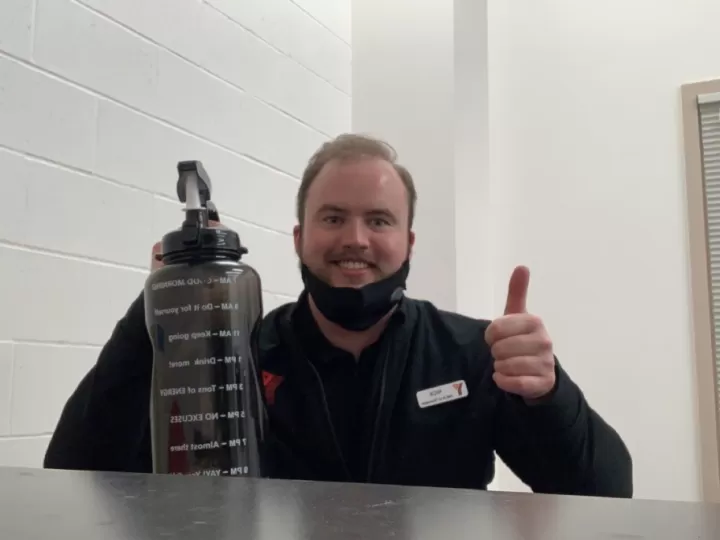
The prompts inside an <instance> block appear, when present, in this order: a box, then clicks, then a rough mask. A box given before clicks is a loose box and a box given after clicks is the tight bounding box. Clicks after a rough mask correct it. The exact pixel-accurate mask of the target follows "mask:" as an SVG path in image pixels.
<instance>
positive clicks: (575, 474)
mask: <svg viewBox="0 0 720 540" xmlns="http://www.w3.org/2000/svg"><path fill="white" fill-rule="evenodd" d="M557 373H558V384H557V387H556V389H555V391H554V393H553V395H552V396H550V397H549V398H548V399H546V400H543V401H542V402H540V403H536V404H532V405H529V404H526V403H524V402H523V401H522V400H521V399H515V397H513V396H508V395H504V396H503V397H502V398H501V400H502V403H503V405H502V407H501V410H502V411H503V412H502V426H503V427H502V428H501V429H500V430H499V441H498V444H499V448H498V452H499V454H500V456H501V457H502V458H503V460H505V461H506V462H507V463H508V465H509V466H510V468H511V469H513V471H514V472H515V473H516V474H517V475H518V476H519V477H520V479H521V480H522V481H523V482H525V483H526V484H528V485H529V486H530V487H531V488H532V489H533V491H536V492H544V493H559V494H568V495H593V496H602V497H632V493H633V484H632V459H631V457H630V454H629V452H628V450H627V448H626V446H625V444H624V443H623V441H622V439H621V438H620V436H619V435H618V433H617V432H616V431H615V430H614V429H613V428H612V427H610V426H609V425H608V424H607V423H606V422H605V421H604V420H603V419H602V418H601V417H600V416H599V415H598V414H597V413H596V412H595V411H594V410H593V409H592V408H591V407H590V406H589V405H588V403H587V401H586V399H585V397H584V396H583V395H582V392H581V391H580V389H579V388H578V387H577V386H576V385H575V383H574V382H573V381H571V380H570V378H569V377H568V376H567V374H565V373H564V372H563V371H562V370H561V369H560V368H558V371H557Z"/></svg>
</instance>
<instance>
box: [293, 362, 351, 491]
mask: <svg viewBox="0 0 720 540" xmlns="http://www.w3.org/2000/svg"><path fill="white" fill-rule="evenodd" d="M296 349H297V348H296ZM302 358H303V359H304V360H305V362H306V363H307V364H308V365H309V366H310V369H311V371H312V372H313V374H314V375H315V382H316V383H317V386H318V388H319V390H320V397H321V398H322V399H321V401H322V408H323V413H324V415H325V421H326V423H327V425H328V428H329V429H330V435H331V437H332V441H333V445H334V446H335V451H336V452H337V457H338V459H339V460H340V463H341V464H342V468H343V472H344V473H345V476H346V477H347V479H348V481H349V482H352V475H351V474H350V468H349V467H348V464H347V461H346V459H345V455H344V454H343V451H342V447H341V446H340V442H339V441H338V438H337V433H336V432H335V424H333V421H332V415H331V414H330V406H329V405H328V401H327V394H326V393H325V385H323V382H322V378H321V377H320V373H318V370H317V368H316V367H315V366H314V365H313V363H312V362H310V360H308V358H307V357H306V356H305V355H302Z"/></svg>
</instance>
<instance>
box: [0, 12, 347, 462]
mask: <svg viewBox="0 0 720 540" xmlns="http://www.w3.org/2000/svg"><path fill="white" fill-rule="evenodd" d="M349 43H350V0H244V1H243V2H238V1H237V0H1V1H0V171H1V174H2V178H3V179H2V180H0V201H2V202H3V210H2V212H0V306H2V309H0V465H20V466H40V465H41V463H42V456H43V453H44V451H45V447H46V445H47V441H48V438H49V435H50V434H51V433H52V430H53V428H54V426H55V424H56V422H57V418H58V415H59V413H60V410H61V407H62V406H63V404H64V403H65V400H66V399H67V397H68V396H69V394H70V392H71V391H72V390H73V389H74V388H75V386H76V384H77V383H78V381H79V380H80V378H81V377H82V376H83V375H84V373H85V372H86V371H87V370H88V369H89V367H90V366H91V365H92V364H93V363H94V362H95V360H96V358H97V354H98V351H99V348H100V347H101V346H102V344H103V343H104V342H105V341H106V340H107V338H108V336H109V334H110V332H111V330H112V328H113V326H114V325H115V323H116V322H117V320H118V318H119V317H121V316H122V315H123V314H124V312H125V310H126V309H127V307H128V305H129V303H130V302H131V301H132V299H133V298H134V297H135V296H136V295H137V294H138V292H139V291H140V290H141V287H142V285H143V283H144V281H145V279H146V277H147V266H148V264H149V258H150V247H151V245H152V243H153V242H154V241H155V240H156V239H158V238H159V237H160V236H161V235H162V234H163V233H165V232H166V231H167V230H168V229H171V228H175V227H177V226H178V225H179V222H180V221H179V220H180V219H181V217H182V216H181V214H180V212H179V210H178V208H179V205H178V203H177V202H176V201H175V196H176V195H175V181H176V173H175V165H176V163H177V161H179V160H183V159H200V160H202V161H203V163H204V164H205V166H206V168H207V169H208V171H209V173H210V174H211V176H212V179H213V182H214V187H215V193H214V199H215V201H216V203H217V205H218V207H219V209H220V212H221V214H222V215H223V217H224V221H225V222H226V223H227V224H228V225H229V226H231V227H233V228H234V229H235V230H237V231H238V232H239V233H240V235H241V237H242V239H243V242H244V243H245V244H246V245H247V246H248V248H249V249H250V254H249V256H248V258H247V261H248V262H249V263H250V264H252V265H254V266H255V267H256V268H257V269H258V270H259V271H260V272H261V274H262V278H263V285H264V288H265V291H264V296H265V302H266V307H267V308H268V309H272V308H273V307H274V306H276V305H278V304H280V303H282V302H285V301H288V300H290V299H292V298H293V297H294V296H295V295H296V294H297V293H298V292H299V290H300V280H299V276H298V272H297V265H296V261H295V256H294V253H293V249H292V237H291V234H290V233H291V229H292V226H293V224H294V216H293V211H294V210H293V206H294V197H295V193H296V190H297V182H298V176H299V175H300V173H301V171H302V168H303V167H304V164H305V162H306V161H307V158H308V157H309V156H310V154H311V153H312V152H313V151H314V150H315V149H316V148H317V146H319V144H321V143H322V141H324V140H326V139H327V138H328V136H332V135H335V134H337V133H339V132H342V131H346V130H349V129H350V95H349V94H350V79H351V50H350V45H349ZM128 218H131V219H128Z"/></svg>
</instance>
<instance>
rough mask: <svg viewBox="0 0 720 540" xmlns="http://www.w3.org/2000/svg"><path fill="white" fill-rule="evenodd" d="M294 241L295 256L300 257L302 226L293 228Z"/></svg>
mask: <svg viewBox="0 0 720 540" xmlns="http://www.w3.org/2000/svg"><path fill="white" fill-rule="evenodd" d="M293 240H294V241H295V254H296V255H297V256H298V257H300V253H301V252H302V234H301V231H300V225H295V227H293Z"/></svg>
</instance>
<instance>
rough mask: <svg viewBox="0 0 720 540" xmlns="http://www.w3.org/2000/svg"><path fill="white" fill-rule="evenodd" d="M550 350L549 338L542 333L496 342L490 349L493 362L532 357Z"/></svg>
mask: <svg viewBox="0 0 720 540" xmlns="http://www.w3.org/2000/svg"><path fill="white" fill-rule="evenodd" d="M551 350H552V343H551V342H550V338H549V337H548V336H547V335H546V334H545V333H544V332H533V333H530V334H522V335H517V336H512V337H509V338H505V339H501V340H500V341H496V342H495V343H493V345H492V346H491V347H490V352H491V353H492V356H493V358H494V359H495V360H505V359H507V358H513V357H515V356H534V355H540V354H545V353H547V352H549V351H551Z"/></svg>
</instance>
